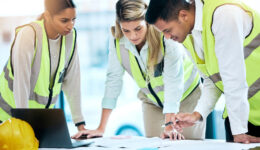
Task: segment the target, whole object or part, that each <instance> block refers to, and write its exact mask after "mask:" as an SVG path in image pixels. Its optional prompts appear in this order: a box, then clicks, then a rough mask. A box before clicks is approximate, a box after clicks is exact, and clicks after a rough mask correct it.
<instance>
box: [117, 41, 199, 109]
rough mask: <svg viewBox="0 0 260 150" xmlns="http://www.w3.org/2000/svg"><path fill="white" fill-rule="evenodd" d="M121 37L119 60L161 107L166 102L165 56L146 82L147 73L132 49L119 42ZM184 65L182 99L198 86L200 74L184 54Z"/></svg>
mask: <svg viewBox="0 0 260 150" xmlns="http://www.w3.org/2000/svg"><path fill="white" fill-rule="evenodd" d="M163 38H164V37H163V36H161V51H160V53H159V55H161V56H164V47H165V46H164V40H163ZM119 41H120V39H116V40H115V45H116V51H117V56H118V60H119V61H120V63H121V64H122V66H123V67H124V69H125V70H126V71H127V72H128V73H129V74H130V76H131V77H132V78H133V79H134V80H135V81H136V83H137V85H138V86H139V88H140V89H141V91H142V92H143V93H145V94H146V96H147V98H148V99H150V100H151V101H153V102H155V103H157V104H158V105H159V106H160V107H163V102H164V83H163V76H162V72H163V67H164V59H163V58H164V57H159V58H162V59H161V60H158V64H156V65H155V67H154V68H155V70H154V76H153V77H150V82H149V83H146V75H145V74H144V73H143V71H142V69H141V68H140V65H139V62H138V60H137V59H136V57H135V56H134V55H133V54H132V53H131V51H129V50H127V49H126V48H125V45H124V44H120V43H119ZM183 65H184V93H183V96H182V99H181V100H184V99H185V98H186V97H187V96H188V95H189V94H190V93H191V92H193V90H194V89H195V88H196V87H197V86H198V84H199V80H200V76H199V74H198V72H197V69H196V67H194V65H193V64H192V61H191V60H190V59H189V58H188V57H186V55H184V56H183Z"/></svg>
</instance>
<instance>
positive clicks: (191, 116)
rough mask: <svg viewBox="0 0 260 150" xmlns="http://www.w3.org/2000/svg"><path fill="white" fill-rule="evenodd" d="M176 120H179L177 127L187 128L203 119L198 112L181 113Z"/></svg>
mask: <svg viewBox="0 0 260 150" xmlns="http://www.w3.org/2000/svg"><path fill="white" fill-rule="evenodd" d="M176 119H178V120H179V121H178V123H177V126H178V127H180V128H185V127H190V126H193V125H194V124H195V122H197V121H198V120H200V119H201V115H200V113H198V112H193V113H179V114H177V115H176Z"/></svg>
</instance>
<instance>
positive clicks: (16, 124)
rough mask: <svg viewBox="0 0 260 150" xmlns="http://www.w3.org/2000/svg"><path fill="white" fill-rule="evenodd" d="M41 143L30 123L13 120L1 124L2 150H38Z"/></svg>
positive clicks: (0, 147) (0, 146)
mask: <svg viewBox="0 0 260 150" xmlns="http://www.w3.org/2000/svg"><path fill="white" fill-rule="evenodd" d="M38 147H39V141H38V140H37V139H36V137H35V135H34V131H33V129H32V127H31V126H30V124H29V123H27V122H25V121H23V120H20V119H16V118H11V119H9V120H6V121H5V122H3V123H2V124H0V149H1V150H38Z"/></svg>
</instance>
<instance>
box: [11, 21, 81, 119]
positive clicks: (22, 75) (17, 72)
mask: <svg viewBox="0 0 260 150" xmlns="http://www.w3.org/2000/svg"><path fill="white" fill-rule="evenodd" d="M34 36H35V35H34V31H33V29H32V28H31V27H29V26H28V27H24V28H22V29H21V30H20V31H19V33H18V34H17V37H16V41H15V43H14V47H13V52H12V63H13V69H14V85H13V87H14V99H15V104H16V107H17V108H27V107H28V101H29V95H30V77H31V64H32V61H33V56H34ZM60 40H61V36H60V37H58V38H57V39H55V40H52V39H49V45H50V52H51V80H53V78H54V74H55V71H56V69H57V65H58V59H59V50H60ZM74 55H75V56H74V57H73V59H72V61H71V64H70V66H69V68H68V71H67V74H66V77H65V79H64V82H63V84H62V90H63V91H64V93H65V95H66V97H67V100H68V102H69V105H70V109H71V113H72V118H73V121H74V123H78V122H81V121H84V118H83V115H82V112H81V91H80V64H79V56H78V53H77V47H76V49H75V54H74Z"/></svg>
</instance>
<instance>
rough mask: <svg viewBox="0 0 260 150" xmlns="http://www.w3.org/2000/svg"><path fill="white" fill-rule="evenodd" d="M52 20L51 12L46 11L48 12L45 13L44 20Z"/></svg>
mask: <svg viewBox="0 0 260 150" xmlns="http://www.w3.org/2000/svg"><path fill="white" fill-rule="evenodd" d="M50 18H51V14H50V12H49V11H47V10H46V11H45V12H44V19H46V20H47V21H49V20H50Z"/></svg>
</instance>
